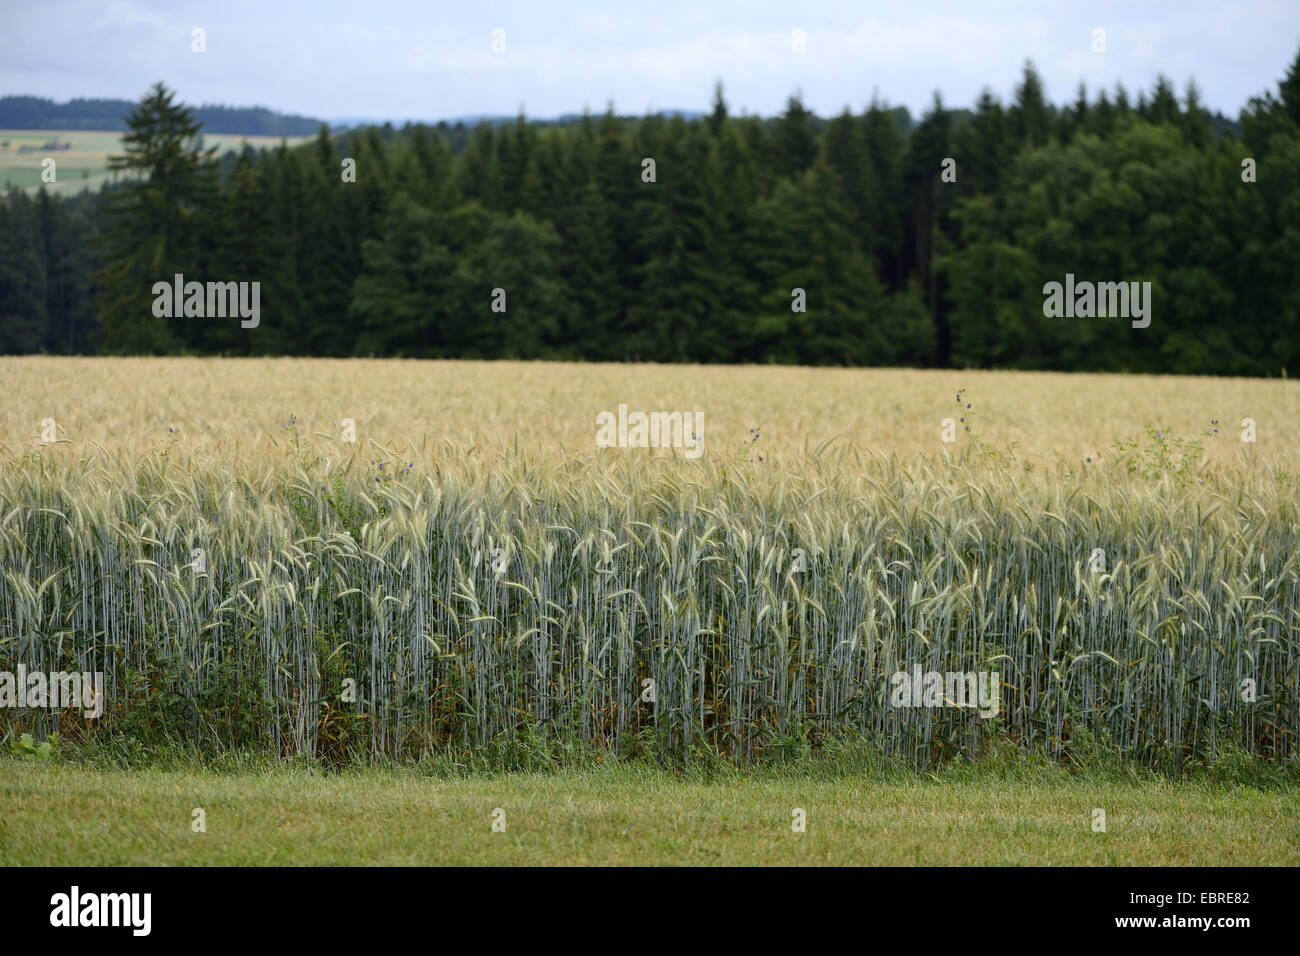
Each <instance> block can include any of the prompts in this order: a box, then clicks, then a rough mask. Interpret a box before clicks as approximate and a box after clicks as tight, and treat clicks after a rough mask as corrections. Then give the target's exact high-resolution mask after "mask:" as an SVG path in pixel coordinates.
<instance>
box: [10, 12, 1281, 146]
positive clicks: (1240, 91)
mask: <svg viewBox="0 0 1300 956" xmlns="http://www.w3.org/2000/svg"><path fill="white" fill-rule="evenodd" d="M196 28H199V29H202V30H204V31H205V35H204V42H205V46H206V50H205V51H204V52H202V53H197V52H194V51H193V49H192V47H193V44H194V39H193V31H194V30H195V29H196ZM1097 28H1100V29H1102V30H1104V31H1105V44H1106V51H1105V52H1104V53H1095V52H1093V49H1092V48H1093V45H1094V33H1093V31H1094V30H1095V29H1097ZM498 30H499V31H502V33H499V34H495V35H494V31H498ZM795 30H801V31H803V33H804V37H805V38H806V39H805V47H804V50H803V51H802V52H797V51H796V50H795V46H796V43H795V38H794V31H795ZM494 40H495V41H496V43H495V45H496V46H497V47H499V48H500V47H503V49H494ZM1297 47H1300V0H1240V2H1226V3H1225V2H1205V0H1173V2H1163V0H1157V2H1134V0H1123V2H1111V0H1101V2H1091V3H1067V2H1055V3H1054V2H1051V0H1026V2H1021V0H1006V2H998V0H983V2H979V3H972V2H960V3H941V2H916V3H891V4H883V3H872V2H863V0H824V2H818V0H809V2H801V3H790V2H788V0H784V2H775V0H727V2H719V0H713V2H708V0H648V2H642V3H636V2H621V3H617V4H613V3H611V4H605V3H593V2H583V0H558V2H547V0H474V2H464V0H398V2H391V3H374V2H369V3H358V2H335V0H312V2H310V3H301V4H298V3H284V4H280V3H268V2H267V0H219V2H213V3H200V2H187V0H112V2H107V3H105V2H103V0H99V2H89V0H42V2H41V3H27V2H22V0H0V93H7V94H31V95H35V96H44V97H50V98H53V99H56V100H60V101H62V100H66V99H69V98H72V97H109V98H123V99H137V98H139V96H140V95H141V94H142V93H143V92H144V91H145V90H146V89H147V88H148V87H149V86H150V85H151V84H152V83H154V82H155V81H158V80H162V81H163V82H165V83H166V84H167V85H168V86H170V87H173V88H174V89H176V90H177V91H178V92H179V94H180V97H181V99H182V100H184V101H185V102H187V103H190V104H194V105H197V104H200V103H209V104H224V105H230V106H267V107H270V108H271V109H273V110H277V111H279V112H284V113H301V114H305V115H309V116H315V117H320V118H322V119H335V118H340V117H364V118H373V119H392V120H395V121H401V120H406V119H411V120H438V119H443V118H450V117H456V116H467V115H478V114H489V115H511V114H514V113H516V112H518V111H519V110H520V109H523V110H524V111H525V112H526V113H527V114H528V115H530V116H536V117H549V116H557V115H561V114H565V113H576V112H581V111H582V110H583V109H584V108H590V109H591V110H592V111H595V112H599V111H602V110H604V109H605V107H606V105H607V104H608V103H609V102H611V101H612V102H613V104H614V106H615V109H616V110H617V111H618V112H620V113H635V114H640V113H644V112H647V111H651V110H661V109H683V110H699V111H704V110H707V109H708V108H709V103H710V100H711V98H712V91H713V85H714V83H715V81H718V80H721V81H722V82H723V85H724V87H725V90H726V98H727V102H728V104H729V106H730V108H731V110H732V111H733V112H734V113H737V114H739V113H742V112H747V113H750V114H754V113H757V114H760V115H763V116H770V115H774V114H776V113H779V112H781V111H782V110H783V108H784V106H785V102H786V99H787V98H788V97H789V96H790V94H791V93H792V92H794V91H795V90H799V91H801V92H802V95H803V100H804V104H805V105H806V106H807V107H808V108H810V109H812V110H813V111H815V112H816V113H818V114H820V115H831V114H834V113H838V112H840V111H841V110H842V109H843V108H844V107H846V106H847V107H849V108H850V109H852V110H854V111H855V112H857V111H860V110H861V109H862V108H863V107H864V106H865V105H866V104H867V103H868V102H869V101H870V99H871V96H872V93H873V91H878V92H879V95H880V98H881V99H882V100H884V101H888V102H889V103H890V104H891V105H896V106H897V105H903V106H907V107H908V108H909V109H911V110H912V111H913V112H914V113H920V112H922V111H924V110H925V109H926V108H927V107H928V106H929V104H930V101H931V97H932V95H933V92H934V91H935V90H939V91H940V93H941V94H942V96H943V99H944V102H945V104H946V105H948V106H970V105H972V104H973V103H974V102H975V99H976V97H977V96H978V95H979V93H980V90H981V89H982V88H983V87H984V86H986V85H987V86H988V87H990V88H991V89H992V90H993V92H994V93H995V94H996V95H998V96H999V97H1000V98H1002V99H1003V100H1004V101H1006V100H1009V99H1011V97H1012V95H1013V90H1014V87H1015V84H1016V81H1017V79H1018V77H1019V75H1020V71H1021V67H1022V65H1023V63H1024V61H1025V60H1026V59H1032V60H1033V62H1034V64H1035V66H1036V67H1037V68H1038V71H1039V73H1040V74H1041V75H1042V77H1043V80H1044V82H1045V84H1046V87H1047V93H1048V97H1049V99H1051V100H1052V101H1053V102H1055V103H1058V104H1059V103H1063V102H1066V101H1072V100H1073V99H1074V97H1075V91H1076V88H1077V86H1078V84H1079V82H1080V81H1083V82H1084V83H1086V84H1087V86H1088V88H1089V90H1091V91H1094V92H1095V91H1096V90H1097V89H1098V88H1100V87H1106V88H1107V89H1112V88H1113V87H1114V85H1115V84H1116V82H1122V83H1123V84H1124V85H1125V86H1126V87H1127V88H1128V89H1129V90H1130V91H1131V92H1132V93H1133V94H1134V95H1136V92H1137V91H1138V90H1145V89H1150V87H1151V86H1152V84H1153V83H1154V81H1155V78H1156V76H1157V74H1160V73H1164V74H1165V75H1167V76H1168V77H1170V79H1171V80H1173V81H1174V84H1175V87H1176V89H1177V90H1178V93H1179V96H1180V97H1181V96H1182V94H1183V92H1184V89H1185V86H1186V83H1187V81H1188V80H1189V79H1194V80H1195V81H1196V84H1197V86H1198V87H1199V89H1200V93H1201V99H1202V103H1203V105H1205V106H1206V107H1208V108H1209V109H1211V110H1218V111H1221V112H1223V113H1225V114H1226V115H1228V116H1230V117H1235V116H1236V115H1237V113H1238V111H1239V110H1240V109H1241V108H1242V107H1243V106H1244V105H1245V104H1246V102H1247V100H1248V99H1249V97H1251V96H1255V95H1258V94H1260V93H1261V92H1263V91H1265V90H1270V91H1275V90H1276V84H1277V82H1278V80H1279V79H1281V77H1282V76H1283V75H1284V74H1285V72H1286V68H1287V66H1288V64H1289V63H1290V61H1291V60H1292V58H1293V57H1294V56H1295V53H1296V50H1297Z"/></svg>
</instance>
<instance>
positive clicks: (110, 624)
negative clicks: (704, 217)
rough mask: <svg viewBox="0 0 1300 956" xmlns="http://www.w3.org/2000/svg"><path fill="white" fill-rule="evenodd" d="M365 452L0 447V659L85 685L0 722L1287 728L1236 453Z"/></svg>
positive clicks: (213, 743)
mask: <svg viewBox="0 0 1300 956" xmlns="http://www.w3.org/2000/svg"><path fill="white" fill-rule="evenodd" d="M374 455H375V451H374V450H373V447H372V448H370V449H368V450H365V451H360V452H358V453H356V454H354V455H353V456H352V458H334V459H330V460H324V459H316V458H313V457H311V456H310V455H307V454H304V453H298V454H295V453H293V452H292V451H287V452H286V451H283V450H282V451H281V452H279V453H277V454H275V455H271V454H267V455H265V456H263V457H261V458H259V459H257V460H250V461H247V462H245V463H243V464H238V465H227V466H222V467H219V468H218V467H212V466H211V464H210V463H207V462H203V461H194V460H190V459H188V458H186V457H185V455H184V453H183V451H181V450H179V449H177V450H172V451H170V452H169V454H168V455H167V456H166V457H163V456H161V455H157V454H155V455H150V456H146V457H142V458H128V457H125V456H122V455H117V456H114V455H112V454H110V453H108V452H101V453H96V454H90V455H85V454H82V455H80V456H76V455H72V454H68V453H64V452H61V451H60V450H58V449H55V450H52V451H45V452H42V453H40V454H37V455H32V456H27V457H26V458H23V459H18V458H11V459H9V460H7V461H6V462H5V463H4V467H3V468H0V568H2V569H3V575H2V577H0V669H8V670H13V669H14V666H15V665H16V663H18V662H19V661H21V662H22V663H23V664H24V665H25V666H26V667H27V668H28V669H29V670H46V671H51V670H71V669H74V668H75V669H77V670H103V671H105V672H106V674H107V687H108V703H107V709H106V713H105V715H104V717H103V718H102V719H101V720H100V721H98V722H94V723H93V725H92V724H91V723H89V722H87V721H85V720H83V719H81V718H80V717H77V716H75V715H73V714H72V713H66V714H62V715H49V714H42V713H40V712H34V711H8V712H5V711H0V721H2V722H5V723H7V725H8V727H9V728H10V729H12V730H17V729H19V728H20V727H21V728H28V729H30V728H35V729H38V730H40V729H44V730H47V731H48V730H50V729H55V723H56V722H58V723H59V724H60V727H59V728H58V729H61V730H62V733H63V735H64V737H70V736H71V737H75V736H76V735H77V734H79V733H80V734H99V735H113V734H118V735H123V736H126V737H129V738H131V739H134V740H137V741H140V742H143V743H145V744H149V743H150V742H153V741H162V740H181V741H186V742H188V743H190V744H193V745H196V746H199V747H202V748H211V749H218V748H221V749H236V748H244V749H254V750H260V751H264V752H267V753H270V754H274V755H277V756H283V757H290V756H295V755H316V756H322V757H326V758H328V759H344V758H347V757H349V756H356V755H361V756H365V755H380V754H382V755H388V756H394V757H408V756H410V757H414V756H418V755H420V754H421V753H424V752H428V751H446V750H452V751H460V752H472V751H481V750H483V749H484V748H492V747H506V748H508V747H510V746H511V745H512V744H516V743H518V744H521V745H522V744H525V743H527V742H529V741H536V740H538V739H545V740H550V741H553V742H560V743H565V742H567V743H569V744H572V745H582V746H596V747H598V748H606V749H608V750H609V751H610V752H615V753H629V752H632V751H634V750H642V751H643V750H651V751H653V752H655V753H658V754H659V755H661V756H662V757H663V758H664V759H666V760H674V759H684V758H687V757H689V756H690V755H691V754H692V753H693V752H696V751H698V750H700V749H703V750H707V751H710V752H712V753H715V754H724V755H727V756H728V757H730V758H732V759H734V760H736V761H738V762H746V761H752V760H756V759H759V758H762V757H764V756H765V755H770V754H772V753H776V752H780V751H781V750H782V749H785V748H803V747H809V746H814V747H815V746H816V745H817V744H818V742H819V741H820V740H821V739H823V738H825V737H827V736H837V737H842V736H843V735H845V734H849V735H856V736H859V737H862V738H865V739H869V740H871V741H873V742H874V743H876V744H878V745H879V746H880V747H881V748H882V749H883V750H884V751H885V752H887V753H888V754H891V755H894V756H896V757H898V758H900V759H903V760H905V761H907V762H909V763H911V764H913V765H915V766H917V767H928V766H933V765H935V764H937V763H939V762H942V761H944V760H946V759H948V758H951V757H953V756H955V755H959V754H976V753H978V752H980V751H981V749H982V748H983V747H984V746H985V745H986V743H987V741H988V740H989V738H990V736H991V735H996V736H998V737H999V738H1009V739H1011V740H1013V741H1017V742H1019V743H1020V744H1021V745H1022V746H1023V747H1025V748H1027V749H1029V750H1032V751H1034V752H1038V753H1041V754H1043V755H1046V756H1047V757H1048V758H1049V759H1051V760H1053V761H1058V762H1067V761H1070V760H1072V759H1074V757H1073V756H1072V754H1073V744H1072V742H1074V741H1087V742H1088V746H1089V747H1091V746H1094V745H1095V742H1096V741H1098V740H1107V741H1109V742H1110V744H1111V745H1112V746H1114V747H1116V748H1118V749H1120V750H1121V751H1122V752H1123V754H1125V755H1126V757H1127V758H1128V759H1131V760H1132V761H1134V762H1137V763H1140V764H1142V765H1146V766H1152V767H1159V768H1168V769H1173V768H1177V767H1180V766H1182V765H1184V764H1186V763H1187V762H1188V761H1189V760H1191V761H1205V760H1210V759H1213V757H1214V756H1215V755H1216V754H1219V753H1221V752H1225V751H1229V750H1231V751H1233V752H1239V751H1244V752H1247V753H1251V754H1256V755H1260V756H1262V757H1264V758H1267V759H1270V760H1286V759H1292V758H1294V757H1295V756H1296V753H1297V748H1296V739H1297V738H1296V734H1297V732H1298V731H1300V708H1298V705H1300V688H1297V674H1300V656H1298V653H1297V652H1298V651H1300V642H1298V640H1297V635H1298V630H1297V629H1298V628H1300V556H1298V555H1297V551H1298V549H1297V543H1298V541H1297V538H1298V534H1297V526H1298V524H1297V518H1298V517H1300V516H1298V514H1297V511H1298V509H1297V503H1298V501H1300V497H1298V496H1297V495H1296V492H1295V489H1294V487H1293V486H1292V485H1291V484H1290V483H1289V482H1288V481H1287V480H1286V479H1285V476H1279V475H1278V474H1275V473H1274V472H1272V471H1271V470H1270V469H1269V467H1268V466H1267V465H1254V464H1249V463H1244V462H1243V463H1238V464H1236V465H1232V464H1222V465H1219V466H1216V467H1215V468H1212V469H1209V470H1206V471H1203V472H1200V473H1192V474H1188V475H1181V476H1173V475H1163V476H1160V477H1158V478H1157V477H1152V476H1150V475H1146V476H1141V475H1133V474H1131V473H1129V471H1127V470H1126V469H1124V468H1123V467H1121V464H1120V463H1111V464H1110V465H1108V466H1104V467H1100V466H1099V467H1092V468H1085V469H1082V470H1081V469H1079V468H1078V467H1077V466H1075V465H1070V464H1066V463H1063V462H1058V463H1045V462H1043V461H1041V460H1036V461H1032V462H1030V461H1025V460H1020V459H1017V458H1015V457H1014V456H1008V455H1006V454H1001V455H998V456H996V457H995V456H992V455H990V454H987V453H981V451H980V450H979V449H978V448H977V447H974V446H967V450H966V451H965V452H964V453H962V454H960V455H957V456H955V457H949V456H942V455H941V456H938V457H934V458H922V459H909V460H907V461H902V460H899V459H897V458H892V459H886V458H883V457H879V456H876V457H870V456H867V457H864V456H861V455H849V456H847V457H846V456H843V455H841V456H839V457H834V456H832V455H831V454H830V453H825V454H823V455H821V456H820V457H814V456H813V454H812V453H811V452H810V453H808V454H807V455H804V456H795V455H792V454H784V455H770V454H769V455H768V456H766V458H765V460H764V461H763V462H761V463H757V462H752V461H749V460H748V459H747V458H745V457H744V456H736V457H735V458H734V459H729V458H724V457H722V456H718V457H714V458H712V460H706V461H700V462H696V463H691V464H690V465H685V464H683V463H682V462H681V461H672V460H667V461H652V460H649V459H647V458H645V457H638V456H637V455H636V453H635V452H630V451H624V452H622V453H619V452H618V451H617V450H612V453H611V454H609V455H607V456H604V457H602V458H599V459H598V460H596V461H594V462H593V461H583V462H579V461H577V460H576V459H575V458H573V457H571V456H565V455H559V454H540V455H530V454H522V453H519V452H517V451H507V450H501V451H498V452H497V453H495V454H487V453H485V452H484V451H483V450H482V449H474V450H469V449H459V448H457V447H455V446H453V445H451V444H450V443H444V444H442V445H441V446H439V448H438V449H437V450H436V451H435V452H430V453H427V454H426V455H425V456H424V457H422V458H418V459H417V460H414V461H411V460H409V457H408V460H405V461H401V460H397V459H396V458H389V459H387V460H386V459H384V458H383V457H382V456H381V457H380V458H379V459H378V461H379V462H382V465H381V464H379V463H376V464H373V465H371V464H368V462H369V461H370V459H371V458H372V457H374ZM795 548H802V549H804V551H805V552H806V562H807V567H806V570H804V571H801V572H796V571H793V570H792V566H793V564H794V562H793V557H792V555H793V549H795ZM194 549H202V550H203V552H204V556H205V565H206V567H205V570H203V571H199V570H197V569H196V568H195V567H194V566H193V565H192V563H191V555H192V552H193V551H194ZM1096 549H1101V550H1102V552H1103V553H1104V555H1105V570H1104V571H1103V572H1096V571H1093V570H1091V569H1090V565H1089V560H1090V556H1091V555H1092V554H1093V552H1094V551H1095V550H1096ZM502 558H504V566H502V561H501V559H502ZM498 568H501V570H500V571H498ZM915 664H919V665H920V666H921V669H922V670H925V671H931V670H933V671H941V672H946V671H982V670H991V671H998V672H999V673H1000V675H1001V682H1002V688H1001V690H1002V694H1001V697H1002V709H1001V713H1000V715H999V716H998V717H997V718H995V719H993V720H989V721H986V720H984V719H982V718H981V717H979V716H978V715H977V714H975V713H974V712H972V711H970V710H962V709H958V708H951V707H945V708H895V707H892V706H890V703H889V699H888V693H889V690H890V685H889V682H888V678H889V675H891V674H892V673H894V672H895V671H898V670H904V669H910V668H911V667H912V666H913V665H915ZM349 678H350V679H352V680H354V681H355V685H356V689H357V690H356V700H355V702H353V701H349V700H346V699H345V696H346V695H345V694H344V687H345V681H346V680H347V679H349ZM1246 679H1250V680H1253V681H1254V682H1255V685H1256V687H1257V699H1256V700H1253V701H1249V700H1245V699H1243V694H1242V692H1241V690H1242V682H1243V680H1246ZM647 680H648V681H653V689H654V694H653V697H654V699H653V701H648V700H645V699H643V697H645V696H647V694H646V690H647V687H648V685H647V684H646V683H645V682H646V681H647ZM0 726H4V724H0Z"/></svg>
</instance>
